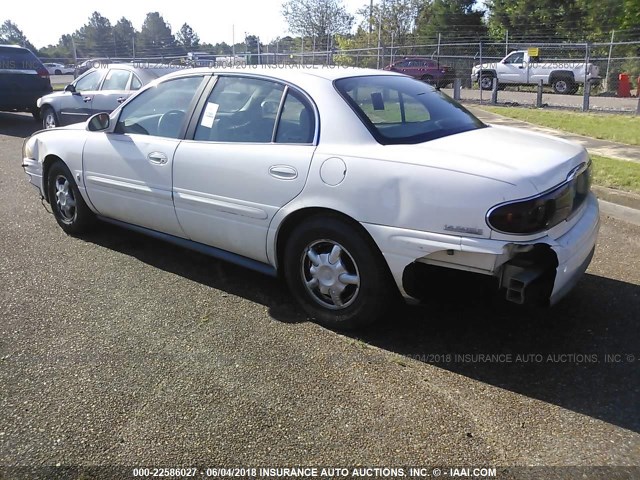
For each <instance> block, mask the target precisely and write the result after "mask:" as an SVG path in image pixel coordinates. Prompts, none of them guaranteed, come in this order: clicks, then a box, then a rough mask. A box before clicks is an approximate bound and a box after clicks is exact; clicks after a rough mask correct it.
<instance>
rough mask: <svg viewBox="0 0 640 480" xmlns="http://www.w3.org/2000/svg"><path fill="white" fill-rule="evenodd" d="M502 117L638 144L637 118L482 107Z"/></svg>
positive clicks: (638, 128) (639, 141)
mask: <svg viewBox="0 0 640 480" xmlns="http://www.w3.org/2000/svg"><path fill="white" fill-rule="evenodd" d="M481 108H483V109H485V110H487V111H490V112H493V113H497V114H499V115H504V116H505V117H510V118H515V119H517V120H523V121H525V122H529V123H535V124H537V125H542V126H545V127H550V128H555V129H558V130H563V131H565V132H570V133H577V134H580V135H586V136H587V137H593V138H599V139H601V140H609V141H612V142H620V143H626V144H628V145H640V117H631V116H628V115H613V114H597V113H580V112H561V111H556V110H540V109H533V108H516V107H508V108H506V107H485V106H483V107H481Z"/></svg>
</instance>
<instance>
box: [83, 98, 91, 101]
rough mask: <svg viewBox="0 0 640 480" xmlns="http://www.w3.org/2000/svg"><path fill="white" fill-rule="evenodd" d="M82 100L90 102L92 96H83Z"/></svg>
mask: <svg viewBox="0 0 640 480" xmlns="http://www.w3.org/2000/svg"><path fill="white" fill-rule="evenodd" d="M82 101H83V102H90V101H91V97H83V98H82Z"/></svg>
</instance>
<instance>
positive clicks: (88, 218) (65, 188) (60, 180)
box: [47, 160, 95, 235]
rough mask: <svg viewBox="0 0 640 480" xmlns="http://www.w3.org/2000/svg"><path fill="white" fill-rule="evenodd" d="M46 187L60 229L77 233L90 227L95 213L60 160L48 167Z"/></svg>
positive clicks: (70, 233) (73, 233)
mask: <svg viewBox="0 0 640 480" xmlns="http://www.w3.org/2000/svg"><path fill="white" fill-rule="evenodd" d="M47 188H48V192H49V203H50V204H51V210H52V212H53V216H54V217H55V219H56V222H58V225H60V228H62V230H64V231H65V232H66V233H67V234H69V235H77V234H80V233H83V232H86V231H87V230H89V229H90V227H91V226H92V225H93V223H94V221H95V215H94V214H93V212H92V211H91V210H90V209H89V207H88V206H87V204H86V203H85V201H84V199H83V198H82V195H80V192H79V191H78V186H77V185H76V182H75V181H74V180H73V175H72V174H71V172H70V171H69V169H68V168H67V166H66V165H65V164H64V163H63V162H61V161H60V160H58V161H56V162H55V163H54V164H53V165H52V166H51V168H50V169H49V174H48V176H47ZM70 201H71V202H73V205H71V204H70Z"/></svg>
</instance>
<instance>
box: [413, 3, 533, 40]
mask: <svg viewBox="0 0 640 480" xmlns="http://www.w3.org/2000/svg"><path fill="white" fill-rule="evenodd" d="M496 1H505V2H509V1H512V0H496ZM527 1H528V0H527ZM484 14H485V12H484V10H481V9H479V8H478V7H477V4H476V1H475V0H433V1H432V2H431V3H430V4H427V5H424V6H423V8H422V10H421V12H420V16H419V18H418V27H417V33H418V35H419V36H421V37H428V38H432V39H435V38H436V37H437V36H438V33H440V34H442V35H445V36H447V37H449V38H451V37H458V38H460V39H462V38H464V39H469V40H470V39H473V38H478V37H482V36H484V35H485V34H486V32H487V27H486V25H485V23H484Z"/></svg>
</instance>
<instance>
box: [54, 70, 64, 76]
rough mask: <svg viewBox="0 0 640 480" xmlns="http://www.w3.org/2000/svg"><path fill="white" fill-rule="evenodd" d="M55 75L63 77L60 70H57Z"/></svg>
mask: <svg viewBox="0 0 640 480" xmlns="http://www.w3.org/2000/svg"><path fill="white" fill-rule="evenodd" d="M53 74H54V75H62V72H61V71H60V70H56V71H55V72H53Z"/></svg>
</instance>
